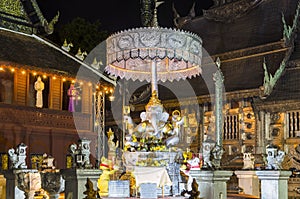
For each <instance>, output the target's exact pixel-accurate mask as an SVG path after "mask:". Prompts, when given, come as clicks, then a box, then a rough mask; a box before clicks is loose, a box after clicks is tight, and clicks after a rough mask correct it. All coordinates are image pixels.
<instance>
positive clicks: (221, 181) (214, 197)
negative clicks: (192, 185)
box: [190, 170, 233, 199]
mask: <svg viewBox="0 0 300 199" xmlns="http://www.w3.org/2000/svg"><path fill="white" fill-rule="evenodd" d="M232 174H233V172H232V171H224V170H216V171H206V170H200V171H199V170H191V171H190V175H191V176H192V177H193V178H195V179H196V181H197V183H198V185H199V186H198V187H199V191H200V198H203V199H226V198H227V184H226V182H227V181H228V180H229V179H230V177H231V176H232Z"/></svg>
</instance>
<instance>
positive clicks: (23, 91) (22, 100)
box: [13, 69, 28, 106]
mask: <svg viewBox="0 0 300 199" xmlns="http://www.w3.org/2000/svg"><path fill="white" fill-rule="evenodd" d="M14 85H15V86H14V100H13V103H15V104H18V105H24V106H25V105H26V95H27V88H28V85H27V73H24V74H23V73H21V71H20V70H19V69H18V70H15V73H14Z"/></svg>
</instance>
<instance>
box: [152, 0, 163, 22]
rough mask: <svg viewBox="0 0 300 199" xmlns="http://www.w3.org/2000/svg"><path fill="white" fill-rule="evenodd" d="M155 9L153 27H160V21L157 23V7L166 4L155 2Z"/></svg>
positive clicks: (155, 0)
mask: <svg viewBox="0 0 300 199" xmlns="http://www.w3.org/2000/svg"><path fill="white" fill-rule="evenodd" d="M154 3H155V7H154V15H153V19H152V27H158V21H157V7H158V6H159V5H160V4H162V3H164V2H163V1H160V2H157V0H154Z"/></svg>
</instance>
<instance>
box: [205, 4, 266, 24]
mask: <svg viewBox="0 0 300 199" xmlns="http://www.w3.org/2000/svg"><path fill="white" fill-rule="evenodd" d="M263 1H264V0H240V1H235V2H232V3H228V4H224V5H219V4H220V3H218V5H219V6H216V3H215V6H213V7H212V8H211V9H208V10H203V16H204V17H205V18H206V19H209V20H214V21H221V22H230V21H233V20H235V19H237V18H239V17H241V16H243V15H245V14H246V13H248V12H250V11H251V10H252V9H253V8H255V7H256V6H258V5H259V4H260V3H261V2H263ZM215 2H217V0H215Z"/></svg>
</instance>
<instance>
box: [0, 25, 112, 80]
mask: <svg viewBox="0 0 300 199" xmlns="http://www.w3.org/2000/svg"><path fill="white" fill-rule="evenodd" d="M0 43H1V48H0V64H1V65H9V66H14V67H22V68H29V69H34V70H41V71H44V72H45V71H49V72H51V73H57V74H58V75H66V76H68V75H69V76H73V77H74V76H77V77H78V76H81V75H83V76H81V77H80V78H83V79H89V80H92V79H93V80H94V79H95V81H97V80H99V78H102V79H103V80H105V81H107V82H110V83H112V84H115V81H113V80H111V79H110V78H108V77H106V76H105V75H103V74H102V72H100V71H99V70H96V69H95V68H93V67H91V66H90V65H89V64H87V63H85V62H84V61H81V60H79V59H77V58H76V57H75V56H73V55H71V54H69V53H68V52H66V51H64V50H62V49H61V48H59V47H58V46H56V45H55V44H53V43H51V42H49V41H47V40H45V39H43V38H41V37H39V36H37V35H34V34H32V35H30V34H24V33H19V32H15V31H11V30H7V29H4V28H0ZM79 70H80V71H79Z"/></svg>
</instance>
